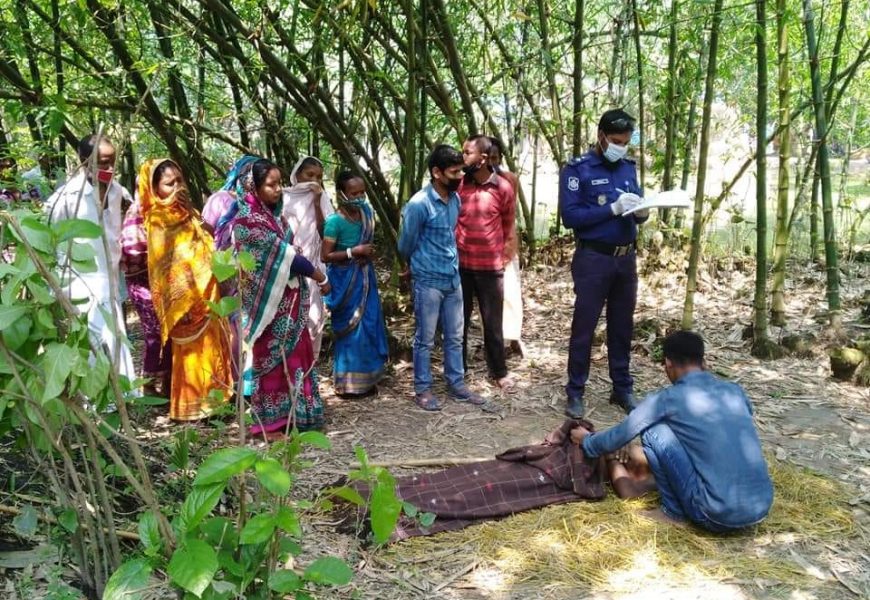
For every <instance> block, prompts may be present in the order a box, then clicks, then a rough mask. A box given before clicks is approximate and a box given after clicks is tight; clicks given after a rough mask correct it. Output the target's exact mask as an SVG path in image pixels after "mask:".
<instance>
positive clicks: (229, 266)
mask: <svg viewBox="0 0 870 600" xmlns="http://www.w3.org/2000/svg"><path fill="white" fill-rule="evenodd" d="M211 272H212V274H214V276H215V279H217V280H218V281H220V282H224V281H226V280H227V279H230V278H232V277H234V276H235V274H236V265H235V264H233V253H232V251H231V250H220V251H218V252H215V253H214V254H212V256H211Z"/></svg>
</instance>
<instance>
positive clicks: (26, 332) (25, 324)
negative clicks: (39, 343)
mask: <svg viewBox="0 0 870 600" xmlns="http://www.w3.org/2000/svg"><path fill="white" fill-rule="evenodd" d="M32 327H33V321H32V320H31V318H30V317H28V316H24V317H21V318H20V319H18V320H17V321H15V322H13V323H12V324H11V325H10V326H9V327H6V328H5V329H3V334H2V335H3V342H4V343H5V344H6V345H7V346H8V347H9V349H10V350H13V351H14V350H18V349H19V348H21V346H23V345H24V343H25V342H26V341H27V338H28V337H30V329H31V328H32Z"/></svg>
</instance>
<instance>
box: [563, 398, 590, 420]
mask: <svg viewBox="0 0 870 600" xmlns="http://www.w3.org/2000/svg"><path fill="white" fill-rule="evenodd" d="M585 413H586V407H585V406H584V405H583V398H568V403H567V404H566V405H565V415H567V416H569V417H571V418H572V419H580V418H582V417H583V415H584V414H585Z"/></svg>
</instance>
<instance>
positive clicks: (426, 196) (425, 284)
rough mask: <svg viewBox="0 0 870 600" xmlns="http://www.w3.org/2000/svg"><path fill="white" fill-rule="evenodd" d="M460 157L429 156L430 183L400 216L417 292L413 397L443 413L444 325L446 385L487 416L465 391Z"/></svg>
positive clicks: (450, 153)
mask: <svg viewBox="0 0 870 600" xmlns="http://www.w3.org/2000/svg"><path fill="white" fill-rule="evenodd" d="M464 165H465V161H464V159H463V158H462V154H461V153H460V152H459V151H458V150H456V149H455V148H452V147H450V146H448V145H443V144H442V145H440V146H436V147H435V149H434V150H433V151H432V154H430V155H429V160H428V166H429V176H430V178H431V183H430V184H429V185H427V186H426V187H424V188H423V189H422V190H420V191H419V192H417V193H416V194H414V196H413V197H412V198H411V199H410V200H408V203H407V204H406V205H405V208H404V209H403V210H402V230H401V232H400V234H399V254H400V255H401V256H402V258H404V259H405V260H407V261H409V262H410V266H411V278H412V280H413V290H414V319H415V322H416V330H415V332H414V392H415V402H416V403H417V406H419V407H420V408H422V409H423V410H429V411H435V410H441V403H440V402H439V401H438V398H436V397H435V395H434V394H433V393H432V369H431V359H432V347H433V346H434V345H435V330H436V327H437V326H438V320H439V317H440V319H441V329H442V332H443V336H444V343H443V347H444V379H445V380H446V381H447V389H448V392H449V394H450V395H451V396H452V397H453V399H454V400H456V401H457V402H469V403H471V404H474V405H477V406H481V407H482V408H484V409H485V410H488V409H489V407H490V405H489V404H488V403H487V402H486V400H485V399H484V398H483V397H482V396H480V395H479V394H476V393H474V392H472V391H471V390H469V389H468V387H467V386H466V385H465V381H464V378H465V369H464V368H463V366H462V333H463V329H464V326H465V319H464V315H463V303H462V285H461V284H460V278H459V253H458V251H457V249H456V235H455V229H456V221H457V219H458V217H459V205H460V200H459V194H457V192H456V190H458V189H459V184H460V183H461V182H462V177H463V171H462V167H463V166H464Z"/></svg>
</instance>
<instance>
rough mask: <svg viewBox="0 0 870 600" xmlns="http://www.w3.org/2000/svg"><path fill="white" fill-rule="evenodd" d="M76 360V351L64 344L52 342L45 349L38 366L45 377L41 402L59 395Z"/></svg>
mask: <svg viewBox="0 0 870 600" xmlns="http://www.w3.org/2000/svg"><path fill="white" fill-rule="evenodd" d="M77 358H78V350H76V349H75V348H70V347H69V346H66V345H64V344H58V343H56V342H53V343H51V344H49V345H48V346H47V347H46V348H45V352H44V353H43V354H42V356H40V357H39V366H41V367H42V370H43V374H44V375H45V389H44V390H43V392H42V401H43V402H47V401H48V400H51V399H52V398H57V397H58V396H59V395H60V393H61V392H62V391H63V388H64V386H65V385H66V380H67V379H68V378H69V374H70V372H71V371H72V368H73V365H74V364H75V361H76V359H77Z"/></svg>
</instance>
